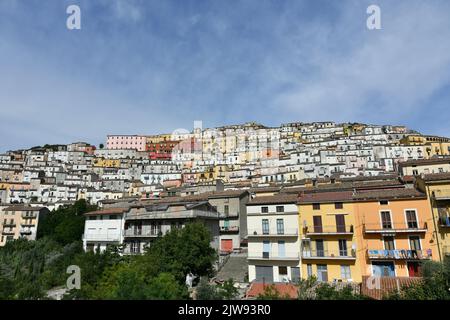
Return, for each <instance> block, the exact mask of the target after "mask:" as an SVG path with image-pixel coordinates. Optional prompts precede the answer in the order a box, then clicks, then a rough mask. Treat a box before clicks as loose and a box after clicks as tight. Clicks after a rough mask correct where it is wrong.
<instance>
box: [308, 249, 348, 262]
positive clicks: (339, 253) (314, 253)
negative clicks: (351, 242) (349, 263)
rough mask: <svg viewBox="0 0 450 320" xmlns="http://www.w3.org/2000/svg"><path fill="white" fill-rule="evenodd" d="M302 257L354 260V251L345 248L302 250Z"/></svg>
mask: <svg viewBox="0 0 450 320" xmlns="http://www.w3.org/2000/svg"><path fill="white" fill-rule="evenodd" d="M302 258H303V259H330V260H355V259H356V251H355V250H353V249H347V250H306V249H304V250H302Z"/></svg>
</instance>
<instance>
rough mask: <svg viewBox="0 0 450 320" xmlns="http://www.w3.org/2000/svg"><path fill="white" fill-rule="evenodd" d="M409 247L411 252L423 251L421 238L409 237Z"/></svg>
mask: <svg viewBox="0 0 450 320" xmlns="http://www.w3.org/2000/svg"><path fill="white" fill-rule="evenodd" d="M409 246H410V248H411V250H421V246H420V238H419V237H418V236H411V237H409Z"/></svg>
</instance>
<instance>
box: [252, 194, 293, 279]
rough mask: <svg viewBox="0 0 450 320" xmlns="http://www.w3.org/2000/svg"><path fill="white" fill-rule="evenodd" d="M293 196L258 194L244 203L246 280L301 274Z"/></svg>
mask: <svg viewBox="0 0 450 320" xmlns="http://www.w3.org/2000/svg"><path fill="white" fill-rule="evenodd" d="M296 203H297V195H291V194H279V195H274V196H258V197H256V198H254V199H252V200H251V201H250V202H249V203H248V204H247V228H248V229H247V233H248V236H247V238H248V257H247V259H248V265H249V266H248V268H249V281H257V282H262V281H264V282H287V281H297V280H298V279H300V277H301V272H300V266H301V257H300V243H299V237H298V236H299V231H298V210H297V205H296Z"/></svg>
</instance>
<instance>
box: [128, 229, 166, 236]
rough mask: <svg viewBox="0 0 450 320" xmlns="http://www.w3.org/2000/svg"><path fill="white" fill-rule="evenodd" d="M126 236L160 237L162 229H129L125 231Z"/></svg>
mask: <svg viewBox="0 0 450 320" xmlns="http://www.w3.org/2000/svg"><path fill="white" fill-rule="evenodd" d="M124 236H125V237H159V236H162V233H161V231H160V230H155V231H152V230H133V229H128V230H125V232H124Z"/></svg>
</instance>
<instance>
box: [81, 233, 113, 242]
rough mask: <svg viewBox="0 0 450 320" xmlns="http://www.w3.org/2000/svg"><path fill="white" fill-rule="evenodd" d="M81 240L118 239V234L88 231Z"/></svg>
mask: <svg viewBox="0 0 450 320" xmlns="http://www.w3.org/2000/svg"><path fill="white" fill-rule="evenodd" d="M83 240H85V241H88V242H89V241H105V242H107V241H120V234H119V233H115V234H114V233H113V234H105V233H100V232H96V233H88V234H84V235H83Z"/></svg>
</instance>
